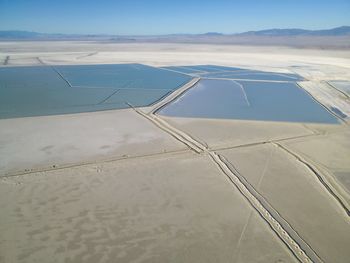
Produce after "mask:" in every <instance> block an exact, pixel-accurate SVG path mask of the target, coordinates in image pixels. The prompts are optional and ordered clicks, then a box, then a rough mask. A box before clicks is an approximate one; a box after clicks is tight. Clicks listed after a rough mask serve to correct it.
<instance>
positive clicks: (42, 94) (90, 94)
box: [0, 64, 192, 118]
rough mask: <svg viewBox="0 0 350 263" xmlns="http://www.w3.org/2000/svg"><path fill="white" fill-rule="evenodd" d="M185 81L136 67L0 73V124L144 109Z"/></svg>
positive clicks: (40, 68)
mask: <svg viewBox="0 0 350 263" xmlns="http://www.w3.org/2000/svg"><path fill="white" fill-rule="evenodd" d="M191 78H192V77H191V76H187V75H184V74H181V73H176V72H171V71H168V70H164V69H159V68H154V67H149V66H146V65H140V64H118V65H77V66H54V67H50V66H34V67H3V68H0V118H13V117H25V116H40V115H51V114H65V113H78V112H86V111H97V110H107V109H122V108H127V107H129V105H128V104H127V103H126V102H128V103H130V104H131V105H133V106H137V107H143V106H148V105H150V104H152V103H154V102H156V101H158V100H160V99H161V98H163V97H164V96H165V95H167V94H168V93H170V92H171V91H173V90H175V89H177V88H179V87H181V86H182V85H184V84H185V83H186V82H188V81H189V80H191Z"/></svg>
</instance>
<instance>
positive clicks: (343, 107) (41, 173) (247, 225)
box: [0, 41, 350, 262]
mask: <svg viewBox="0 0 350 263" xmlns="http://www.w3.org/2000/svg"><path fill="white" fill-rule="evenodd" d="M8 56H9V59H8V61H7V62H8V63H7V64H8V65H2V66H1V67H12V66H18V65H43V64H44V65H54V64H55V65H57V64H62V65H77V64H118V63H143V64H146V65H151V66H165V67H169V66H184V65H218V66H224V67H236V68H243V69H249V70H259V71H268V72H275V73H289V74H298V75H300V76H301V77H302V78H304V81H303V83H299V84H300V88H301V89H304V90H305V92H307V93H306V94H307V96H310V98H311V99H313V100H314V101H315V102H316V103H319V106H320V107H323V108H324V109H325V110H326V111H327V112H329V114H334V112H333V111H332V107H336V108H338V109H339V110H340V111H341V112H343V113H344V114H347V113H348V107H349V101H348V99H347V98H346V97H345V96H342V95H341V94H339V92H338V91H336V90H333V89H332V87H331V86H329V85H328V86H326V87H324V86H323V85H327V84H326V83H325V81H332V80H337V81H340V80H341V81H349V80H350V70H349V69H350V51H349V50H316V49H314V50H312V49H293V48H286V47H263V46H259V47H253V46H251V47H243V46H230V45H204V44H203V45H202V44H186V45H185V44H141V43H139V44H115V43H96V42H64V41H61V42H55V41H52V42H1V43H0V57H2V58H6V57H8ZM195 83H196V82H195V81H193V83H192V84H191V85H187V86H186V85H185V86H184V87H183V88H180V89H179V90H178V93H176V92H174V94H173V95H172V96H173V97H171V98H176V96H177V95H181V92H184V91H186V90H188V89H191V88H192V85H193V84H195ZM319 83H321V85H320V86H319ZM330 83H331V82H330ZM304 84H306V85H304ZM318 87H320V88H318ZM335 94H337V95H336V96H335ZM329 98H331V99H329ZM334 98H336V99H334ZM168 100H170V99H168ZM165 102H167V99H166V98H165V100H164V102H159V103H158V104H156V105H154V106H150V107H144V108H138V109H132V108H130V109H124V110H111V111H101V112H93V113H77V114H66V115H55V116H37V117H29V118H16V119H2V120H0V164H1V165H0V175H1V177H0V209H1V211H2V213H1V214H2V216H1V217H0V220H1V221H0V230H1V233H2V234H1V235H0V262H43V261H45V262H77V261H84V262H116V261H118V262H164V261H167V262H214V261H217V262H298V261H300V262H345V261H346V260H347V258H349V251H348V249H347V248H348V247H349V245H350V239H349V237H350V221H349V210H348V205H347V203H346V202H347V201H348V200H349V199H347V198H348V197H347V191H348V179H347V176H348V174H349V167H348V165H347V164H348V163H349V161H350V160H349V156H348V144H347V143H346V142H347V141H348V137H349V136H348V135H349V122H348V118H347V117H343V118H341V117H340V116H338V115H337V114H334V115H333V117H334V118H336V119H337V120H339V123H338V124H327V123H310V122H287V121H271V120H269V121H266V120H259V121H257V120H237V119H213V118H193V117H192V118H183V117H167V116H161V115H159V114H157V110H159V108H160V107H166V105H168V104H165ZM170 103H171V102H170ZM163 104H165V105H163ZM295 107H298V105H295ZM154 111H155V114H154ZM220 158H221V159H220ZM312 168H315V169H314V170H313V169H312ZM323 179H325V180H323Z"/></svg>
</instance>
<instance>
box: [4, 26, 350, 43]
mask: <svg viewBox="0 0 350 263" xmlns="http://www.w3.org/2000/svg"><path fill="white" fill-rule="evenodd" d="M196 36H198V37H224V36H231V37H232V36H265V37H266V36H267V37H268V36H271V37H286V36H288V37H290V36H350V26H341V27H336V28H332V29H323V30H306V29H298V28H292V29H266V30H259V31H248V32H243V33H237V34H222V33H219V32H208V33H205V34H171V35H162V36H118V35H102V34H101V35H100V34H85V35H84V34H49V33H38V32H30V31H18V30H8V31H0V39H1V40H17V39H18V40H32V39H33V40H40V39H48V40H50V39H52V40H54V39H68V40H69V39H77V40H78V39H112V40H115V39H118V40H123V39H124V40H129V41H132V40H139V39H150V38H153V39H154V38H167V39H170V38H172V37H174V38H178V37H192V38H193V37H196Z"/></svg>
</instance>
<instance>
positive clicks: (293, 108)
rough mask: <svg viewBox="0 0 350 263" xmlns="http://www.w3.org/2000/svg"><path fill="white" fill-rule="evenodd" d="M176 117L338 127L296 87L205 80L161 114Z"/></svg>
mask: <svg viewBox="0 0 350 263" xmlns="http://www.w3.org/2000/svg"><path fill="white" fill-rule="evenodd" d="M158 114H160V115H164V116H173V117H191V118H214V119H215V118H219V119H240V120H261V121H264V120H265V121H285V122H314V123H329V124H337V123H339V121H338V119H337V118H336V117H334V116H333V115H332V114H330V113H329V112H328V111H327V110H326V109H324V108H323V107H322V106H320V105H319V104H318V103H317V102H315V101H314V100H313V99H312V98H311V97H310V96H309V95H308V94H307V93H306V92H305V91H304V90H302V89H301V88H299V87H298V86H297V85H296V84H294V83H289V82H284V83H277V82H256V81H232V80H212V79H204V80H201V81H200V82H198V83H197V84H196V85H195V86H194V87H193V88H191V89H190V90H188V91H187V92H185V93H184V94H183V95H182V96H181V97H179V98H177V99H176V100H175V101H173V102H171V103H170V104H168V105H167V106H165V107H164V108H162V109H161V110H159V111H158Z"/></svg>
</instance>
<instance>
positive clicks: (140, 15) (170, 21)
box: [0, 0, 350, 35]
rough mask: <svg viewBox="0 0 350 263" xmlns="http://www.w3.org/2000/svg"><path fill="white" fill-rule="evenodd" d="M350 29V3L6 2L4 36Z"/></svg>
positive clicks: (1, 7)
mask: <svg viewBox="0 0 350 263" xmlns="http://www.w3.org/2000/svg"><path fill="white" fill-rule="evenodd" d="M341 25H350V0H330V1H325V0H292V1H290V0H242V1H241V0H238V1H235V0H212V1H206V0H202V1H200V0H172V1H166V0H163V1H161V0H143V1H142V0H123V1H120V0H114V1H112V0H95V1H90V0H0V30H29V31H37V32H46V33H81V34H90V33H98V34H122V35H130V34H141V35H145V34H172V33H205V32H222V33H236V32H242V31H248V30H260V29H267V28H306V29H323V28H332V27H337V26H341Z"/></svg>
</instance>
